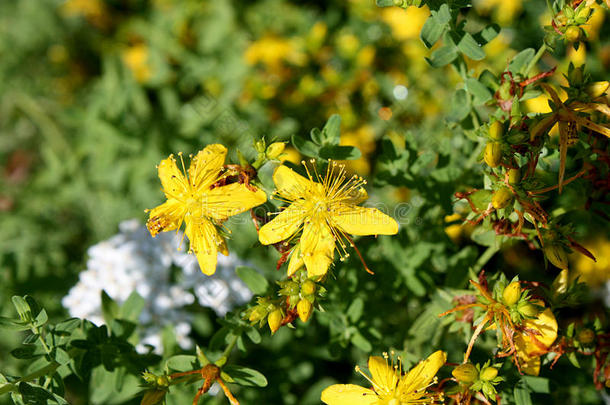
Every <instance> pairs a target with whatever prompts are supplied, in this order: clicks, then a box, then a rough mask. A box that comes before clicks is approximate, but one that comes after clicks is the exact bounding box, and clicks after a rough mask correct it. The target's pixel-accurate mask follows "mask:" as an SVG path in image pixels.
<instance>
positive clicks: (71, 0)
mask: <svg viewBox="0 0 610 405" xmlns="http://www.w3.org/2000/svg"><path fill="white" fill-rule="evenodd" d="M61 13H62V14H63V15H64V16H66V17H81V16H82V17H85V18H86V19H87V21H89V22H90V23H91V24H93V25H95V26H97V27H99V28H103V27H105V26H106V25H108V23H109V18H108V12H107V10H106V5H105V4H104V2H103V1H101V0H67V1H66V2H65V3H64V4H63V5H62V6H61Z"/></svg>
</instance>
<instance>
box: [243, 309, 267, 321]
mask: <svg viewBox="0 0 610 405" xmlns="http://www.w3.org/2000/svg"><path fill="white" fill-rule="evenodd" d="M265 316H267V311H266V310H265V308H264V307H262V306H260V305H257V306H256V307H254V308H253V309H252V310H251V311H250V316H249V317H248V320H249V321H250V322H258V321H260V320H261V319H263V318H264V317H265Z"/></svg>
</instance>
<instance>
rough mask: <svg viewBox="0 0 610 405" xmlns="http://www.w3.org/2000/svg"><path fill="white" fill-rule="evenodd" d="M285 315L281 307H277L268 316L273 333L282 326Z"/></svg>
mask: <svg viewBox="0 0 610 405" xmlns="http://www.w3.org/2000/svg"><path fill="white" fill-rule="evenodd" d="M283 318H284V315H282V310H281V309H279V308H278V309H276V310H274V311H272V312H271V313H270V314H269V316H268V317H267V323H268V324H269V329H271V333H275V332H276V331H277V330H278V329H279V328H280V326H282V319H283Z"/></svg>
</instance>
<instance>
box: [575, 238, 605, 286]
mask: <svg viewBox="0 0 610 405" xmlns="http://www.w3.org/2000/svg"><path fill="white" fill-rule="evenodd" d="M584 245H585V247H586V248H587V250H589V251H590V252H591V253H593V256H595V259H596V260H597V262H594V261H593V260H591V259H589V258H588V257H586V256H585V255H583V254H581V253H578V252H575V253H573V254H572V255H571V257H570V258H571V259H572V263H573V267H572V268H573V269H574V270H576V273H577V274H578V275H580V279H581V280H582V281H584V282H585V283H587V284H589V285H590V286H599V285H600V284H603V283H605V282H606V281H608V280H610V241H609V240H607V239H601V238H600V239H597V240H594V241H591V242H589V243H585V244H584Z"/></svg>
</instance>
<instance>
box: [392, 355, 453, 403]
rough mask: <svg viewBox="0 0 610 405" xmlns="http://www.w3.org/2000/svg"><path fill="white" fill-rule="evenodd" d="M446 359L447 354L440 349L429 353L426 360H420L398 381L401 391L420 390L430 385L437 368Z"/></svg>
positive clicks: (404, 392)
mask: <svg viewBox="0 0 610 405" xmlns="http://www.w3.org/2000/svg"><path fill="white" fill-rule="evenodd" d="M446 361H447V354H446V353H445V352H443V351H441V350H439V351H436V352H434V353H432V354H431V355H430V357H428V358H427V359H426V360H424V361H422V362H420V363H419V364H418V365H417V366H415V367H414V368H412V369H411V371H409V372H408V373H407V375H405V376H404V377H403V378H402V380H400V383H399V390H400V392H401V393H403V395H404V394H409V393H414V392H415V391H416V390H421V391H422V393H423V391H424V390H425V388H426V387H427V386H428V385H430V382H431V381H432V380H433V379H434V376H435V375H436V373H437V372H438V369H439V368H441V367H442V366H443V364H445V362H446Z"/></svg>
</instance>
